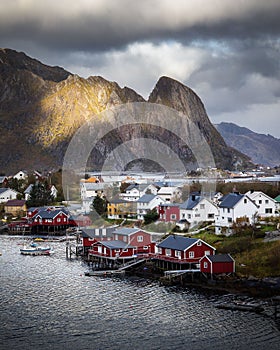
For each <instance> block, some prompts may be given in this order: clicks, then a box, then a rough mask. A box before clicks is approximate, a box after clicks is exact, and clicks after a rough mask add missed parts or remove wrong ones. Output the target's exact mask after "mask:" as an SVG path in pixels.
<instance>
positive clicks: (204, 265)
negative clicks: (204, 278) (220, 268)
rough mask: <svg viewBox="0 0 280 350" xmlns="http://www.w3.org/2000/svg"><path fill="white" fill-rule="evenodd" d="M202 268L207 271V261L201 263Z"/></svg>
mask: <svg viewBox="0 0 280 350" xmlns="http://www.w3.org/2000/svg"><path fill="white" fill-rule="evenodd" d="M203 267H204V268H205V269H207V268H208V262H207V261H204V263H203Z"/></svg>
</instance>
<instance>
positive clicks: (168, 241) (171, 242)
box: [158, 235, 198, 251]
mask: <svg viewBox="0 0 280 350" xmlns="http://www.w3.org/2000/svg"><path fill="white" fill-rule="evenodd" d="M197 241H198V239H197V238H188V237H182V236H177V235H170V236H168V237H167V238H165V239H164V240H163V241H162V242H161V243H159V244H158V247H160V248H169V249H176V250H181V251H184V250H186V249H187V248H189V247H190V246H192V245H193V244H194V243H196V242H197Z"/></svg>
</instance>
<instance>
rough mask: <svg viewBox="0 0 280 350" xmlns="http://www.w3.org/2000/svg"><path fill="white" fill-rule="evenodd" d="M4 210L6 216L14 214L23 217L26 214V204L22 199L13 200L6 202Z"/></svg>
mask: <svg viewBox="0 0 280 350" xmlns="http://www.w3.org/2000/svg"><path fill="white" fill-rule="evenodd" d="M4 210H5V213H6V214H12V215H14V216H22V215H24V214H26V212H27V208H26V202H25V200H21V199H11V200H9V201H7V202H6V204H5V206H4Z"/></svg>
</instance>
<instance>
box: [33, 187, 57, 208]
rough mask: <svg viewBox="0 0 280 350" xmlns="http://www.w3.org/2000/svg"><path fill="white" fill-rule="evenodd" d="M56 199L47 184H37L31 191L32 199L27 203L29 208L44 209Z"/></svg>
mask: <svg viewBox="0 0 280 350" xmlns="http://www.w3.org/2000/svg"><path fill="white" fill-rule="evenodd" d="M53 200H54V198H53V196H52V195H51V190H50V187H49V185H48V183H47V182H45V183H41V182H38V183H35V184H34V185H33V186H32V188H31V191H30V198H29V200H28V201H27V206H28V207H42V206H44V205H49V204H51V203H52V202H53Z"/></svg>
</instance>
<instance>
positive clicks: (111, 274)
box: [85, 270, 125, 277]
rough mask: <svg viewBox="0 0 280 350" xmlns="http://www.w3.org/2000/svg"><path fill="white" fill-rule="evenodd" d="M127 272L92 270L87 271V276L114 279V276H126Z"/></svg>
mask: <svg viewBox="0 0 280 350" xmlns="http://www.w3.org/2000/svg"><path fill="white" fill-rule="evenodd" d="M124 275H125V271H124V270H123V271H119V270H104V271H102V270H91V271H86V272H85V276H95V277H114V276H124Z"/></svg>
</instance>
